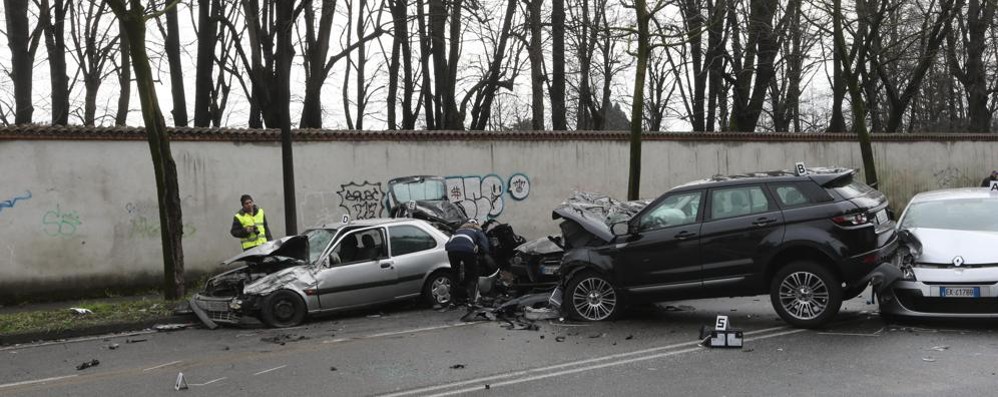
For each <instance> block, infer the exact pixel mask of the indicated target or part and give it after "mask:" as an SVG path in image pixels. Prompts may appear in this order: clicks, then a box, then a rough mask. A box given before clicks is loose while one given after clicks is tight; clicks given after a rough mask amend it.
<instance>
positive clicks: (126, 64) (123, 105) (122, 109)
mask: <svg viewBox="0 0 998 397" xmlns="http://www.w3.org/2000/svg"><path fill="white" fill-rule="evenodd" d="M174 10H176V8H174ZM118 28H119V30H120V32H118V46H119V47H120V49H119V53H120V55H121V66H120V67H119V68H118V86H119V87H120V88H121V94H120V95H119V96H118V113H117V114H116V115H115V116H114V125H117V126H122V125H125V124H128V103H129V102H131V99H132V71H131V70H130V68H131V63H132V61H131V58H130V56H129V54H130V51H129V50H128V46H129V42H128V33H126V31H125V23H124V22H121V20H119V21H118Z"/></svg>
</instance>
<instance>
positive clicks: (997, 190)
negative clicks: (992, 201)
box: [989, 181, 998, 195]
mask: <svg viewBox="0 0 998 397" xmlns="http://www.w3.org/2000/svg"><path fill="white" fill-rule="evenodd" d="M989 190H990V191H991V194H993V195H994V194H998V181H991V188H990V189H989Z"/></svg>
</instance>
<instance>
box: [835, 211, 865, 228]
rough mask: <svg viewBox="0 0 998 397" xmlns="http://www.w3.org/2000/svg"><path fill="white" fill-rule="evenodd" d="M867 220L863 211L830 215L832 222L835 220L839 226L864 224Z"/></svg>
mask: <svg viewBox="0 0 998 397" xmlns="http://www.w3.org/2000/svg"><path fill="white" fill-rule="evenodd" d="M867 221H869V219H868V218H867V217H866V213H865V212H861V213H858V214H847V215H840V216H836V217H832V222H835V223H837V224H839V225H841V226H858V225H862V224H865V223H866V222H867Z"/></svg>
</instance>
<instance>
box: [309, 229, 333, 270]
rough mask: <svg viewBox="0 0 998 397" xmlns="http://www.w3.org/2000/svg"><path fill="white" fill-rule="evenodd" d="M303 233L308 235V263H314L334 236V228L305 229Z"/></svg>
mask: <svg viewBox="0 0 998 397" xmlns="http://www.w3.org/2000/svg"><path fill="white" fill-rule="evenodd" d="M305 235H306V236H308V263H315V261H317V260H319V256H320V255H322V251H325V250H326V246H328V245H329V242H330V241H332V240H333V237H334V236H336V229H312V230H309V231H306V232H305Z"/></svg>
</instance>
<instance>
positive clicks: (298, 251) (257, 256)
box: [222, 235, 308, 266]
mask: <svg viewBox="0 0 998 397" xmlns="http://www.w3.org/2000/svg"><path fill="white" fill-rule="evenodd" d="M275 256H283V257H288V258H294V259H298V260H302V261H305V260H308V237H307V236H304V235H297V236H288V237H283V238H280V239H277V240H273V241H268V242H266V243H263V244H261V245H258V246H256V247H253V248H250V249H248V250H246V251H243V252H242V253H240V254H238V255H236V256H233V257H231V258H229V259H226V260H224V261H222V266H228V265H230V264H232V263H235V262H246V264H247V265H250V266H252V265H254V264H257V263H260V262H261V261H263V259H264V258H267V257H275Z"/></svg>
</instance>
